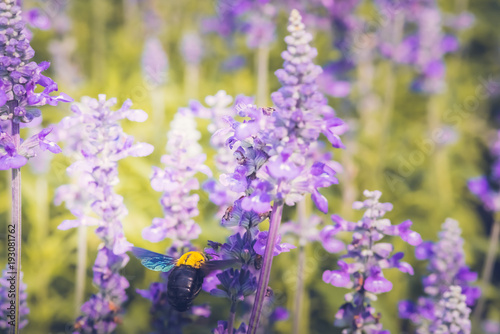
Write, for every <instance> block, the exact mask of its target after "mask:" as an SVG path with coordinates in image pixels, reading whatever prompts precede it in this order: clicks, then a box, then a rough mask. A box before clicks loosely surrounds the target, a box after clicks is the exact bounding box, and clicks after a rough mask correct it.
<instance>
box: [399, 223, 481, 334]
mask: <svg viewBox="0 0 500 334" xmlns="http://www.w3.org/2000/svg"><path fill="white" fill-rule="evenodd" d="M460 234H461V230H460V227H459V226H458V222H457V221H456V220H453V219H451V218H448V219H446V221H445V222H444V223H443V225H442V230H441V232H439V241H438V242H430V241H426V242H423V243H422V244H420V246H418V247H417V248H416V250H415V254H416V257H417V258H418V259H422V260H429V264H428V266H427V269H428V271H429V275H428V276H425V277H424V278H423V279H422V283H423V285H424V291H425V293H426V294H427V296H426V297H425V298H421V299H420V300H419V302H418V304H417V306H416V310H415V312H414V314H413V315H412V316H411V317H410V319H411V321H412V322H414V323H415V324H416V325H417V326H418V327H419V330H420V331H422V332H430V333H434V332H437V331H441V330H442V331H443V332H444V333H448V332H447V331H446V330H449V329H450V328H451V327H449V328H448V327H447V326H448V325H447V324H446V323H449V322H450V318H449V316H447V315H446V312H447V310H446V308H447V307H448V306H447V304H446V303H448V301H446V300H448V299H449V297H450V296H451V294H454V295H455V296H454V297H453V298H454V299H453V300H454V303H455V304H456V305H457V306H458V305H459V304H460V303H461V300H463V301H464V307H462V306H459V307H458V308H457V309H456V311H457V312H459V313H460V312H463V313H464V314H463V316H464V317H465V318H464V319H462V320H460V321H461V323H460V324H458V323H457V324H453V325H451V324H450V326H452V327H453V328H454V329H453V330H455V329H456V330H457V331H452V332H454V333H469V332H470V331H465V332H460V331H458V328H465V327H467V323H468V322H469V319H468V312H470V310H468V308H467V306H472V305H474V303H475V301H476V299H477V298H479V296H480V294H481V291H480V290H479V288H477V287H475V286H472V285H471V283H473V282H474V281H475V280H476V279H477V274H476V273H475V272H472V271H470V269H469V268H468V267H467V266H466V265H465V256H464V251H463V242H464V240H463V238H462V237H461V235H460ZM453 286H455V287H453ZM445 301H446V302H445ZM467 310H468V311H467ZM401 316H405V317H406V316H407V314H406V313H405V312H403V314H402V315H401ZM469 325H470V322H469ZM443 326H444V327H443ZM456 326H458V327H456ZM463 326H465V327H463Z"/></svg>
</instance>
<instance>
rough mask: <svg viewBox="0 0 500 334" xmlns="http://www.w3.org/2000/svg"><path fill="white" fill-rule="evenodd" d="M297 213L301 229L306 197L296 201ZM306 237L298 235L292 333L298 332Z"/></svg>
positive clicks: (302, 293) (304, 221) (300, 229)
mask: <svg viewBox="0 0 500 334" xmlns="http://www.w3.org/2000/svg"><path fill="white" fill-rule="evenodd" d="M297 214H298V221H299V231H302V230H303V228H304V227H305V223H306V199H305V198H304V200H302V201H300V202H299V203H297ZM305 246H306V238H304V237H303V236H302V235H300V236H299V250H298V251H299V255H298V263H297V286H296V289H295V317H294V318H293V333H294V334H299V333H300V332H301V331H300V325H301V320H302V319H301V315H302V299H303V295H304V266H305V262H306V252H305Z"/></svg>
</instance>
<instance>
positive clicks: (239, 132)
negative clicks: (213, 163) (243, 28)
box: [214, 11, 346, 214]
mask: <svg viewBox="0 0 500 334" xmlns="http://www.w3.org/2000/svg"><path fill="white" fill-rule="evenodd" d="M288 31H289V32H290V35H289V36H287V37H286V38H285V41H286V43H287V45H288V47H287V50H286V51H284V52H283V54H282V57H283V59H284V60H285V62H284V65H283V69H279V70H277V71H276V76H277V78H278V80H279V81H280V83H281V84H282V88H280V89H279V90H278V91H277V92H275V93H273V94H272V99H273V102H274V103H275V105H276V109H274V108H257V107H256V106H254V105H250V104H247V105H244V104H241V105H238V106H237V107H236V110H237V114H238V115H239V116H241V117H245V120H244V121H243V122H238V121H235V120H234V119H232V118H231V117H225V120H226V122H227V123H228V125H229V127H226V128H224V129H221V130H219V131H217V132H216V133H215V134H214V136H227V134H228V133H230V134H231V136H230V137H229V138H228V139H227V141H226V144H227V145H228V147H229V148H230V149H231V150H233V152H234V156H235V157H236V160H237V162H238V166H237V167H236V169H235V170H234V172H232V174H230V175H227V176H226V178H227V180H228V184H230V189H231V190H233V191H235V192H243V191H246V190H247V189H248V191H247V198H245V200H242V203H241V204H242V208H243V209H244V210H247V211H250V210H253V211H255V212H256V213H259V214H262V213H265V212H267V211H269V209H270V203H271V201H272V200H275V199H278V200H281V201H284V202H285V203H286V204H287V205H293V204H295V203H296V202H297V201H299V200H301V199H302V198H303V195H304V194H305V193H311V194H312V198H313V200H314V202H315V204H316V206H317V207H318V208H319V209H320V210H321V211H323V212H327V209H328V203H327V201H326V198H325V197H324V196H323V195H321V194H320V193H319V191H318V188H323V187H329V186H330V185H332V184H336V183H337V182H338V181H337V179H336V177H335V174H336V171H335V170H334V168H332V167H331V166H329V165H328V164H326V163H324V162H320V161H316V162H314V161H307V160H306V159H304V157H305V156H306V155H307V153H308V150H309V147H310V145H311V144H312V143H314V142H315V141H317V140H318V137H319V135H320V134H324V135H325V136H326V138H327V139H328V140H329V141H330V143H331V144H332V146H333V147H336V148H343V147H344V146H343V144H342V142H341V140H340V137H339V135H341V134H342V133H343V132H345V130H346V127H345V124H344V122H343V121H342V120H341V119H339V118H337V117H336V116H335V112H334V110H333V109H332V108H331V107H329V106H328V105H327V101H326V99H325V97H324V96H323V95H322V94H321V93H319V92H318V91H317V86H316V84H315V79H316V77H317V76H318V75H319V74H320V73H321V67H319V66H317V65H314V63H313V62H312V59H313V58H314V57H315V56H316V55H317V51H316V49H315V48H312V47H311V46H309V42H310V41H311V39H312V36H311V35H310V34H309V33H307V32H306V31H305V30H304V24H303V23H302V22H301V17H300V14H299V13H298V12H297V11H292V14H291V16H290V24H289V26H288Z"/></svg>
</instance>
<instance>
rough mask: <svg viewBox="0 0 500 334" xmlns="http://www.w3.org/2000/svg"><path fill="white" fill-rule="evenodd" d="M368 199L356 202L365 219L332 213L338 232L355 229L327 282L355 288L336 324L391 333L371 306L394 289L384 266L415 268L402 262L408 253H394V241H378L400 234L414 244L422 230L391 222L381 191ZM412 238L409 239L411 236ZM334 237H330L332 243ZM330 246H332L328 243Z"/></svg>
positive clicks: (327, 274)
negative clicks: (417, 231) (358, 219)
mask: <svg viewBox="0 0 500 334" xmlns="http://www.w3.org/2000/svg"><path fill="white" fill-rule="evenodd" d="M363 194H364V195H365V196H366V197H367V199H366V200H365V201H363V202H355V203H354V204H353V208H355V209H358V210H359V209H365V213H364V215H363V218H362V219H361V220H360V221H359V222H357V223H351V222H346V221H344V220H342V219H340V218H339V217H338V216H335V215H334V216H332V220H333V221H334V223H335V224H334V227H333V230H332V231H334V234H335V233H338V232H341V231H344V232H353V234H352V242H351V244H350V245H348V246H347V254H345V255H343V256H342V259H352V261H349V263H348V262H344V261H343V260H340V261H338V265H339V267H340V268H339V269H338V270H326V271H325V272H324V273H323V281H324V282H325V283H328V284H332V285H333V286H336V287H342V288H347V289H350V290H352V291H351V292H349V293H347V294H346V295H345V301H346V303H345V304H344V305H342V306H341V308H340V310H339V311H338V312H337V314H336V315H335V323H334V324H335V326H338V327H344V328H346V329H345V332H346V333H361V332H363V333H368V334H382V333H388V331H384V330H383V329H382V324H381V323H380V314H377V313H375V309H374V308H373V307H372V306H371V303H372V301H374V300H376V299H377V297H376V295H377V294H380V293H384V292H388V291H391V290H392V283H391V282H390V281H389V280H387V279H386V278H385V277H384V274H383V269H387V268H397V269H399V270H400V271H401V272H404V273H408V274H410V275H413V268H412V267H411V266H410V265H409V264H408V263H406V262H402V261H400V260H401V259H402V258H403V256H404V254H403V253H401V252H399V253H395V254H393V251H394V247H393V246H392V244H390V243H385V242H378V241H380V240H381V239H382V238H384V236H386V235H397V236H400V237H401V238H402V239H403V240H404V241H406V242H408V243H410V244H411V245H415V244H419V243H420V242H421V241H422V240H421V239H420V235H418V233H416V232H413V231H410V230H409V225H411V222H410V221H407V222H405V223H402V224H400V225H397V226H393V225H391V222H390V220H389V219H386V218H383V216H384V214H385V213H386V212H387V211H391V210H392V204H391V203H380V202H379V199H380V197H381V196H382V193H381V192H380V191H368V190H365V191H364V193H363ZM409 235H411V237H409V238H408V236H409ZM330 239H331V238H328V239H326V240H327V241H328V242H329V243H330V242H331V240H330ZM325 248H326V249H329V248H330V245H329V244H328V245H325Z"/></svg>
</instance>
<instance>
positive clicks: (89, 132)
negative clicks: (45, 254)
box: [56, 95, 153, 333]
mask: <svg viewBox="0 0 500 334" xmlns="http://www.w3.org/2000/svg"><path fill="white" fill-rule="evenodd" d="M115 104H116V99H114V98H112V99H110V100H106V96H105V95H99V98H98V100H96V99H92V98H90V97H84V98H82V101H81V103H75V104H73V106H72V108H71V110H72V111H73V113H74V115H72V116H68V117H66V118H64V119H63V120H62V121H61V123H60V126H59V129H58V133H59V135H60V138H63V137H73V141H68V143H67V145H68V150H69V151H70V152H72V153H73V154H74V155H77V157H78V158H77V160H76V161H75V162H74V163H73V164H72V165H71V166H70V167H69V168H68V174H69V175H70V176H73V177H77V178H80V177H82V176H83V177H82V178H81V180H80V183H79V184H78V186H63V187H60V188H59V189H58V190H57V194H56V202H59V203H60V202H62V201H66V205H67V206H68V208H69V209H70V210H71V212H72V213H73V214H74V215H75V216H76V219H75V220H65V221H63V222H62V223H61V225H60V226H59V229H62V230H66V229H69V228H73V227H77V226H89V225H97V229H96V234H97V236H98V237H99V238H100V239H101V240H102V244H101V246H100V247H99V250H98V254H97V258H96V261H95V263H94V267H93V271H94V277H93V283H94V285H95V286H96V287H97V288H98V289H99V291H98V292H97V293H96V294H93V295H92V296H91V297H90V299H89V300H88V301H87V302H85V303H84V304H83V305H82V308H81V311H82V315H81V316H80V317H79V318H78V319H77V320H76V323H75V332H80V333H94V332H98V333H111V332H113V331H114V330H115V328H116V325H117V324H118V322H119V321H120V320H119V315H120V314H121V312H122V304H123V303H124V302H125V301H126V300H127V295H126V293H125V289H126V288H128V286H129V283H128V281H127V279H126V278H125V277H123V276H121V275H120V273H119V271H120V269H122V268H123V267H124V266H125V265H126V264H127V262H128V260H129V257H128V256H127V254H126V252H127V251H129V249H130V247H131V246H132V244H131V243H130V242H128V241H127V240H126V238H125V235H124V232H123V227H122V223H121V220H122V219H123V217H124V216H125V215H127V209H126V207H125V206H124V204H123V197H122V196H119V195H118V194H116V193H115V192H114V190H113V187H114V185H116V184H117V183H118V182H119V180H118V161H119V160H121V159H123V158H126V157H127V156H136V157H141V156H147V155H149V154H150V153H151V152H152V151H153V147H152V146H151V145H149V144H146V143H136V144H134V138H133V137H132V136H129V135H126V134H125V133H124V132H123V130H122V128H121V126H120V124H119V121H120V120H122V119H124V118H127V119H129V120H131V121H138V122H143V121H145V120H146V119H147V114H146V113H145V112H144V111H142V110H135V109H131V108H130V107H131V105H132V102H131V101H130V100H127V101H125V103H124V104H123V105H122V106H121V108H119V109H118V110H116V111H114V110H112V107H113V106H114V105H115ZM82 198H84V199H85V201H86V203H85V202H83V201H82Z"/></svg>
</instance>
